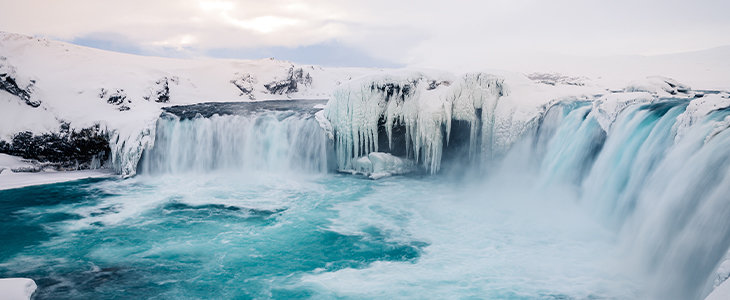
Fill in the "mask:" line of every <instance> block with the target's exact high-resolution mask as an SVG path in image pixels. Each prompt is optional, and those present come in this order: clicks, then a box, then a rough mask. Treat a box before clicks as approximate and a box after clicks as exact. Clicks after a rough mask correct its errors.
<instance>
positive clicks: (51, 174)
mask: <svg viewBox="0 0 730 300" xmlns="http://www.w3.org/2000/svg"><path fill="white" fill-rule="evenodd" d="M13 170H16V171H19V170H24V171H22V172H21V171H19V172H13ZM31 170H32V171H31ZM111 176H114V173H113V172H111V171H110V170H104V169H101V170H81V171H48V170H43V169H39V168H38V166H37V165H34V164H33V163H31V162H30V161H28V160H25V159H23V158H22V157H17V156H11V155H7V154H2V153H0V190H6V189H14V188H21V187H26V186H32V185H41V184H50V183H58V182H66V181H73V180H79V179H86V178H101V177H111Z"/></svg>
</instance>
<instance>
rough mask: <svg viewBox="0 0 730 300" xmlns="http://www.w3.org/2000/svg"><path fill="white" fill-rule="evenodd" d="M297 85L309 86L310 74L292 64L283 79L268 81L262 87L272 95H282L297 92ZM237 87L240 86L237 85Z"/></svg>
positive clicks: (310, 81)
mask: <svg viewBox="0 0 730 300" xmlns="http://www.w3.org/2000/svg"><path fill="white" fill-rule="evenodd" d="M299 85H303V86H311V85H312V75H309V73H305V72H304V70H303V69H302V68H294V65H292V66H291V67H289V71H288V73H287V75H286V77H285V78H284V79H281V80H275V81H272V82H269V83H267V84H264V87H265V88H266V90H267V91H269V93H270V94H272V95H284V94H291V93H296V92H298V91H299ZM236 86H238V85H236ZM239 89H241V88H240V87H239ZM241 91H242V92H243V91H244V90H243V89H242V90H241Z"/></svg>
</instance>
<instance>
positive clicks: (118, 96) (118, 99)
mask: <svg viewBox="0 0 730 300" xmlns="http://www.w3.org/2000/svg"><path fill="white" fill-rule="evenodd" d="M99 98H101V99H105V100H106V103H109V104H112V105H118V106H119V108H118V109H119V111H127V110H130V108H129V106H127V105H125V103H132V101H131V100H129V99H127V93H125V92H124V89H118V90H116V91H115V92H113V93H110V92H109V90H107V89H105V88H102V89H101V91H100V92H99Z"/></svg>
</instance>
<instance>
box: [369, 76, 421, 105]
mask: <svg viewBox="0 0 730 300" xmlns="http://www.w3.org/2000/svg"><path fill="white" fill-rule="evenodd" d="M417 85H418V80H413V81H410V82H408V83H405V84H402V83H395V82H386V83H376V82H373V83H371V84H370V90H371V91H379V92H380V93H382V94H383V95H384V96H385V102H390V100H398V101H401V102H402V101H405V100H406V98H407V97H409V96H410V95H411V93H413V92H415V91H416V86H417ZM394 96H395V99H394V98H393V97H394Z"/></svg>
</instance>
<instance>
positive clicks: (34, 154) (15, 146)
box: [0, 123, 110, 170]
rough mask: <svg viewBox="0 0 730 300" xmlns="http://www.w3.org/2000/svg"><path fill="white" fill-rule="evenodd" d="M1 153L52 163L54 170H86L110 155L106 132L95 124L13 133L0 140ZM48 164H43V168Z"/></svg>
mask: <svg viewBox="0 0 730 300" xmlns="http://www.w3.org/2000/svg"><path fill="white" fill-rule="evenodd" d="M0 153H6V154H10V155H15V156H20V157H23V158H25V159H34V160H38V161H39V162H47V163H51V164H52V166H53V167H55V168H57V169H64V170H68V169H89V168H92V167H95V166H94V165H95V164H100V163H101V162H104V161H106V160H107V159H108V158H109V154H110V148H109V142H108V140H107V135H106V133H104V132H103V131H102V130H101V129H100V128H99V126H98V125H96V126H93V127H89V128H84V129H81V130H80V131H78V132H77V131H73V130H70V129H69V125H68V124H66V123H64V124H62V125H61V128H60V131H59V132H58V133H50V134H49V133H46V134H42V135H34V134H33V133H32V132H30V131H25V132H19V133H17V134H15V135H14V136H13V138H12V140H11V141H10V142H6V141H0ZM45 167H48V165H46V166H42V168H45Z"/></svg>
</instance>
